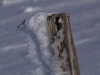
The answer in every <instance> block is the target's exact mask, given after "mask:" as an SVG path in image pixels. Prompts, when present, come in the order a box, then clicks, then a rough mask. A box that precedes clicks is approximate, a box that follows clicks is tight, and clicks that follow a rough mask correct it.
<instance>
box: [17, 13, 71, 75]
mask: <svg viewBox="0 0 100 75" xmlns="http://www.w3.org/2000/svg"><path fill="white" fill-rule="evenodd" d="M50 14H51V13H49V14H48V13H38V14H36V15H33V16H32V17H30V18H28V19H26V20H24V21H23V22H22V23H21V24H20V25H19V26H18V29H20V30H22V31H24V32H25V34H27V38H28V40H29V50H28V51H29V54H28V55H27V58H29V59H31V61H32V63H33V64H34V65H36V67H37V68H36V69H34V70H32V71H31V73H32V74H33V75H65V74H66V75H70V71H68V72H63V71H62V70H61V68H60V64H61V61H59V59H57V55H58V53H57V50H56V48H57V45H58V44H59V43H60V42H61V41H63V39H64V34H62V32H63V29H60V30H59V32H58V35H59V36H60V39H59V40H56V41H55V42H54V43H53V44H52V45H51V43H50V38H49V32H48V30H47V29H48V28H47V16H48V15H50ZM59 21H60V22H62V21H61V19H60V20H59ZM53 49H55V50H54V51H53ZM66 54H67V53H66V52H63V53H62V55H63V56H65V55H66ZM62 61H63V62H66V59H63V60H62ZM65 67H66V68H67V69H68V66H66V65H65Z"/></svg>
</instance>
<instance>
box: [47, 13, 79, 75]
mask: <svg viewBox="0 0 100 75" xmlns="http://www.w3.org/2000/svg"><path fill="white" fill-rule="evenodd" d="M69 18H70V17H69V15H67V14H65V13H56V14H52V15H50V16H48V17H47V25H48V30H49V34H50V39H51V43H54V41H55V40H57V39H59V38H60V37H59V36H58V35H57V33H58V32H59V30H60V29H63V34H64V40H63V42H61V43H60V44H59V45H58V47H57V49H58V51H59V55H58V58H60V59H63V57H62V55H61V54H62V52H63V51H64V50H66V52H67V54H68V56H67V55H66V64H67V65H66V66H69V70H70V72H71V75H80V71H79V65H78V58H77V54H76V49H75V45H74V40H73V36H72V31H71V26H70V20H69ZM59 19H62V21H63V23H59V22H58V21H59ZM54 37H55V38H54ZM61 69H62V70H63V71H68V70H67V69H65V65H63V62H62V65H61ZM66 75H67V74H66Z"/></svg>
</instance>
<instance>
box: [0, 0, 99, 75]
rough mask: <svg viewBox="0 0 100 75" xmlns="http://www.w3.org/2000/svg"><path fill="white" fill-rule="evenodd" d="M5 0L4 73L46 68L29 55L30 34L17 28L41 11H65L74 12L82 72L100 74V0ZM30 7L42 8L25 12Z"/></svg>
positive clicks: (0, 56)
mask: <svg viewBox="0 0 100 75" xmlns="http://www.w3.org/2000/svg"><path fill="white" fill-rule="evenodd" d="M2 1H3V0H0V75H32V71H33V72H34V71H35V70H36V71H37V69H38V70H40V69H41V68H42V69H44V68H43V67H38V66H37V65H35V64H34V63H33V62H34V60H33V61H32V60H31V59H29V58H28V56H27V55H28V54H29V51H28V49H29V45H27V44H28V42H29V41H27V38H26V36H25V35H24V34H23V33H22V32H20V31H14V30H15V29H16V27H17V26H18V25H19V24H20V23H21V22H22V21H23V20H24V19H27V18H28V17H30V16H32V15H33V14H36V13H39V12H65V13H67V14H69V15H70V23H71V28H72V32H73V37H74V41H75V45H76V50H77V55H78V59H79V66H80V73H81V75H99V74H100V33H99V32H100V21H99V20H100V0H77V1H75V0H50V1H48V0H39V1H37V2H33V0H28V1H26V2H24V1H25V0H23V2H20V3H13V2H12V4H11V5H7V6H6V5H3V4H2ZM7 1H8V0H7ZM16 1H17V0H16ZM27 7H33V8H35V7H39V9H38V10H35V11H32V12H30V13H24V10H25V8H27ZM32 34H33V33H32ZM35 37H36V36H34V38H35ZM34 42H35V43H36V42H37V41H36V40H35V41H34ZM32 47H33V46H32ZM36 48H38V42H37V45H36ZM30 52H31V51H30ZM38 55H40V56H41V54H38ZM26 56H27V58H28V59H27V58H26ZM41 61H42V60H41ZM30 72H31V73H30ZM47 73H49V72H47ZM47 75H48V74H47Z"/></svg>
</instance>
